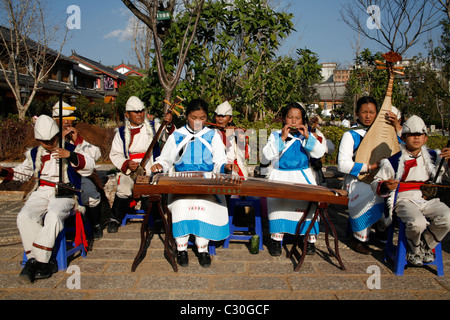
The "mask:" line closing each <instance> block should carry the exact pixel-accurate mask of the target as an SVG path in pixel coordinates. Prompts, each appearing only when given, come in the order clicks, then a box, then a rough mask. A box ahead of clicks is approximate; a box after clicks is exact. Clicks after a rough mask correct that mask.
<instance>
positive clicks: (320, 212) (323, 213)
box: [287, 202, 346, 271]
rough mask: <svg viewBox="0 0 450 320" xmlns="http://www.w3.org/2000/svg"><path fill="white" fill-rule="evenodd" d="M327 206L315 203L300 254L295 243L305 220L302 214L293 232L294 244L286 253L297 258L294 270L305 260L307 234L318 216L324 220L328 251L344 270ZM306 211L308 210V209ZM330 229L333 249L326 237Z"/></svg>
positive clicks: (322, 203)
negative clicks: (314, 210) (314, 209)
mask: <svg viewBox="0 0 450 320" xmlns="http://www.w3.org/2000/svg"><path fill="white" fill-rule="evenodd" d="M327 207H328V204H327V203H324V202H321V203H319V204H318V205H317V208H316V212H315V213H314V216H313V218H312V219H311V223H310V225H309V227H308V229H307V230H306V232H305V235H304V238H303V251H302V254H301V255H300V253H299V252H298V249H297V245H298V243H299V241H300V227H301V225H302V224H303V222H304V221H305V220H306V216H307V214H304V215H303V217H302V218H301V219H300V221H299V224H298V226H297V230H296V234H295V240H294V245H293V246H292V248H291V250H290V251H289V253H288V255H287V257H288V258H291V257H292V256H295V257H296V258H297V260H298V264H297V266H296V267H295V269H294V270H295V271H298V270H299V269H300V267H301V266H302V264H303V261H304V260H305V257H306V248H307V245H308V243H307V242H308V236H309V233H310V232H311V229H312V228H313V226H314V223H315V222H316V221H317V219H318V218H319V217H320V218H321V219H322V220H323V221H324V222H325V242H326V245H327V249H328V252H329V253H330V254H331V255H332V256H334V257H335V258H336V259H337V260H338V262H339V265H340V267H341V269H342V270H346V268H345V266H344V264H343V263H342V259H341V256H340V254H339V241H338V237H337V232H336V229H335V227H334V225H333V223H332V222H331V221H330V217H329V215H328V212H327V210H326V208H327ZM306 212H309V209H308V210H307V211H306ZM330 229H331V231H332V235H333V238H334V245H335V251H333V249H332V248H331V247H330V244H329V238H328V237H329V234H330Z"/></svg>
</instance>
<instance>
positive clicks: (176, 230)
mask: <svg viewBox="0 0 450 320" xmlns="http://www.w3.org/2000/svg"><path fill="white" fill-rule="evenodd" d="M172 231H173V237H174V238H178V237H183V236H185V235H188V234H193V235H196V236H199V237H202V238H205V239H208V240H213V241H220V240H224V239H226V238H228V237H229V236H230V227H229V226H228V223H227V224H226V225H224V226H215V225H212V224H209V223H206V222H203V221H199V220H183V221H179V222H177V223H174V224H173V225H172Z"/></svg>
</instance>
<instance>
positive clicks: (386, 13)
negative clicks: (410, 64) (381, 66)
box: [341, 0, 449, 55]
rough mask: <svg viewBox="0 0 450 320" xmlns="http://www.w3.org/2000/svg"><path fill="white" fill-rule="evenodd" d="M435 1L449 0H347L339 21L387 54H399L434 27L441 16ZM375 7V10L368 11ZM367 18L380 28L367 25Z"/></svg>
mask: <svg viewBox="0 0 450 320" xmlns="http://www.w3.org/2000/svg"><path fill="white" fill-rule="evenodd" d="M437 1H440V2H442V1H446V2H449V0H349V1H348V3H347V5H346V6H344V9H343V10H341V17H342V19H343V21H344V22H345V23H346V24H347V25H348V26H349V27H350V28H351V29H352V30H354V31H356V32H358V33H360V34H362V35H363V36H364V37H366V38H368V39H370V40H373V41H375V42H377V43H378V44H380V45H381V46H383V47H385V48H386V49H387V50H389V51H394V52H398V53H399V54H401V55H403V54H404V53H405V52H406V51H407V50H408V49H409V48H410V47H411V46H413V45H415V44H416V43H417V42H418V41H419V39H420V36H421V35H422V34H424V33H427V32H429V31H430V30H432V29H434V28H436V27H437V26H438V25H439V23H440V20H441V19H442V17H443V10H442V9H439V8H438V7H437ZM371 6H376V7H375V8H379V11H377V12H375V13H373V12H370V13H369V12H368V8H369V7H371ZM371 19H373V20H374V21H379V20H381V25H380V26H377V27H375V26H374V25H372V26H370V25H369V23H370V22H371Z"/></svg>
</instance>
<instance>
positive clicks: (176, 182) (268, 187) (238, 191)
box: [133, 173, 348, 205]
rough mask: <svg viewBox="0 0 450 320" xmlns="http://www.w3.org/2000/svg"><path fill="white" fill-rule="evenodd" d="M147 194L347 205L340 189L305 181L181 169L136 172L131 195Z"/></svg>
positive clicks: (345, 195)
mask: <svg viewBox="0 0 450 320" xmlns="http://www.w3.org/2000/svg"><path fill="white" fill-rule="evenodd" d="M150 194H223V195H238V196H256V197H270V198H281V199H294V200H305V201H312V202H326V203H330V204H338V205H347V203H348V197H347V193H346V191H344V190H338V189H329V188H326V187H322V186H315V185H308V184H291V183H289V184H288V183H282V182H272V181H270V182H269V181H267V180H264V179H257V178H247V179H245V180H242V179H241V178H239V177H236V178H235V177H232V176H230V175H221V174H211V173H200V174H199V173H192V174H190V173H184V174H183V175H181V176H169V175H167V174H157V175H155V176H154V177H153V179H152V182H151V183H150V179H149V177H142V176H140V177H139V178H138V179H137V180H136V183H135V185H134V189H133V196H134V197H135V198H138V197H140V196H142V195H150Z"/></svg>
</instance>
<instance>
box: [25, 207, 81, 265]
mask: <svg viewBox="0 0 450 320" xmlns="http://www.w3.org/2000/svg"><path fill="white" fill-rule="evenodd" d="M72 215H74V214H72ZM66 229H70V230H72V229H74V228H66V226H65V221H64V228H63V229H62V231H61V232H60V233H59V235H58V237H57V238H56V240H55V246H54V247H53V254H52V256H53V257H55V258H56V262H57V264H58V271H65V270H67V266H68V262H67V261H68V258H69V257H70V256H72V255H74V254H75V253H77V252H80V254H81V256H82V257H83V258H84V259H86V248H85V246H84V244H83V242H82V243H81V244H79V245H78V246H75V244H74V242H73V241H67V240H66V231H69V230H66ZM67 246H70V247H72V248H71V249H69V250H67ZM27 260H28V258H27V255H26V254H25V252H24V253H23V260H22V263H21V265H22V266H24V265H25V263H26V262H27Z"/></svg>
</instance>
